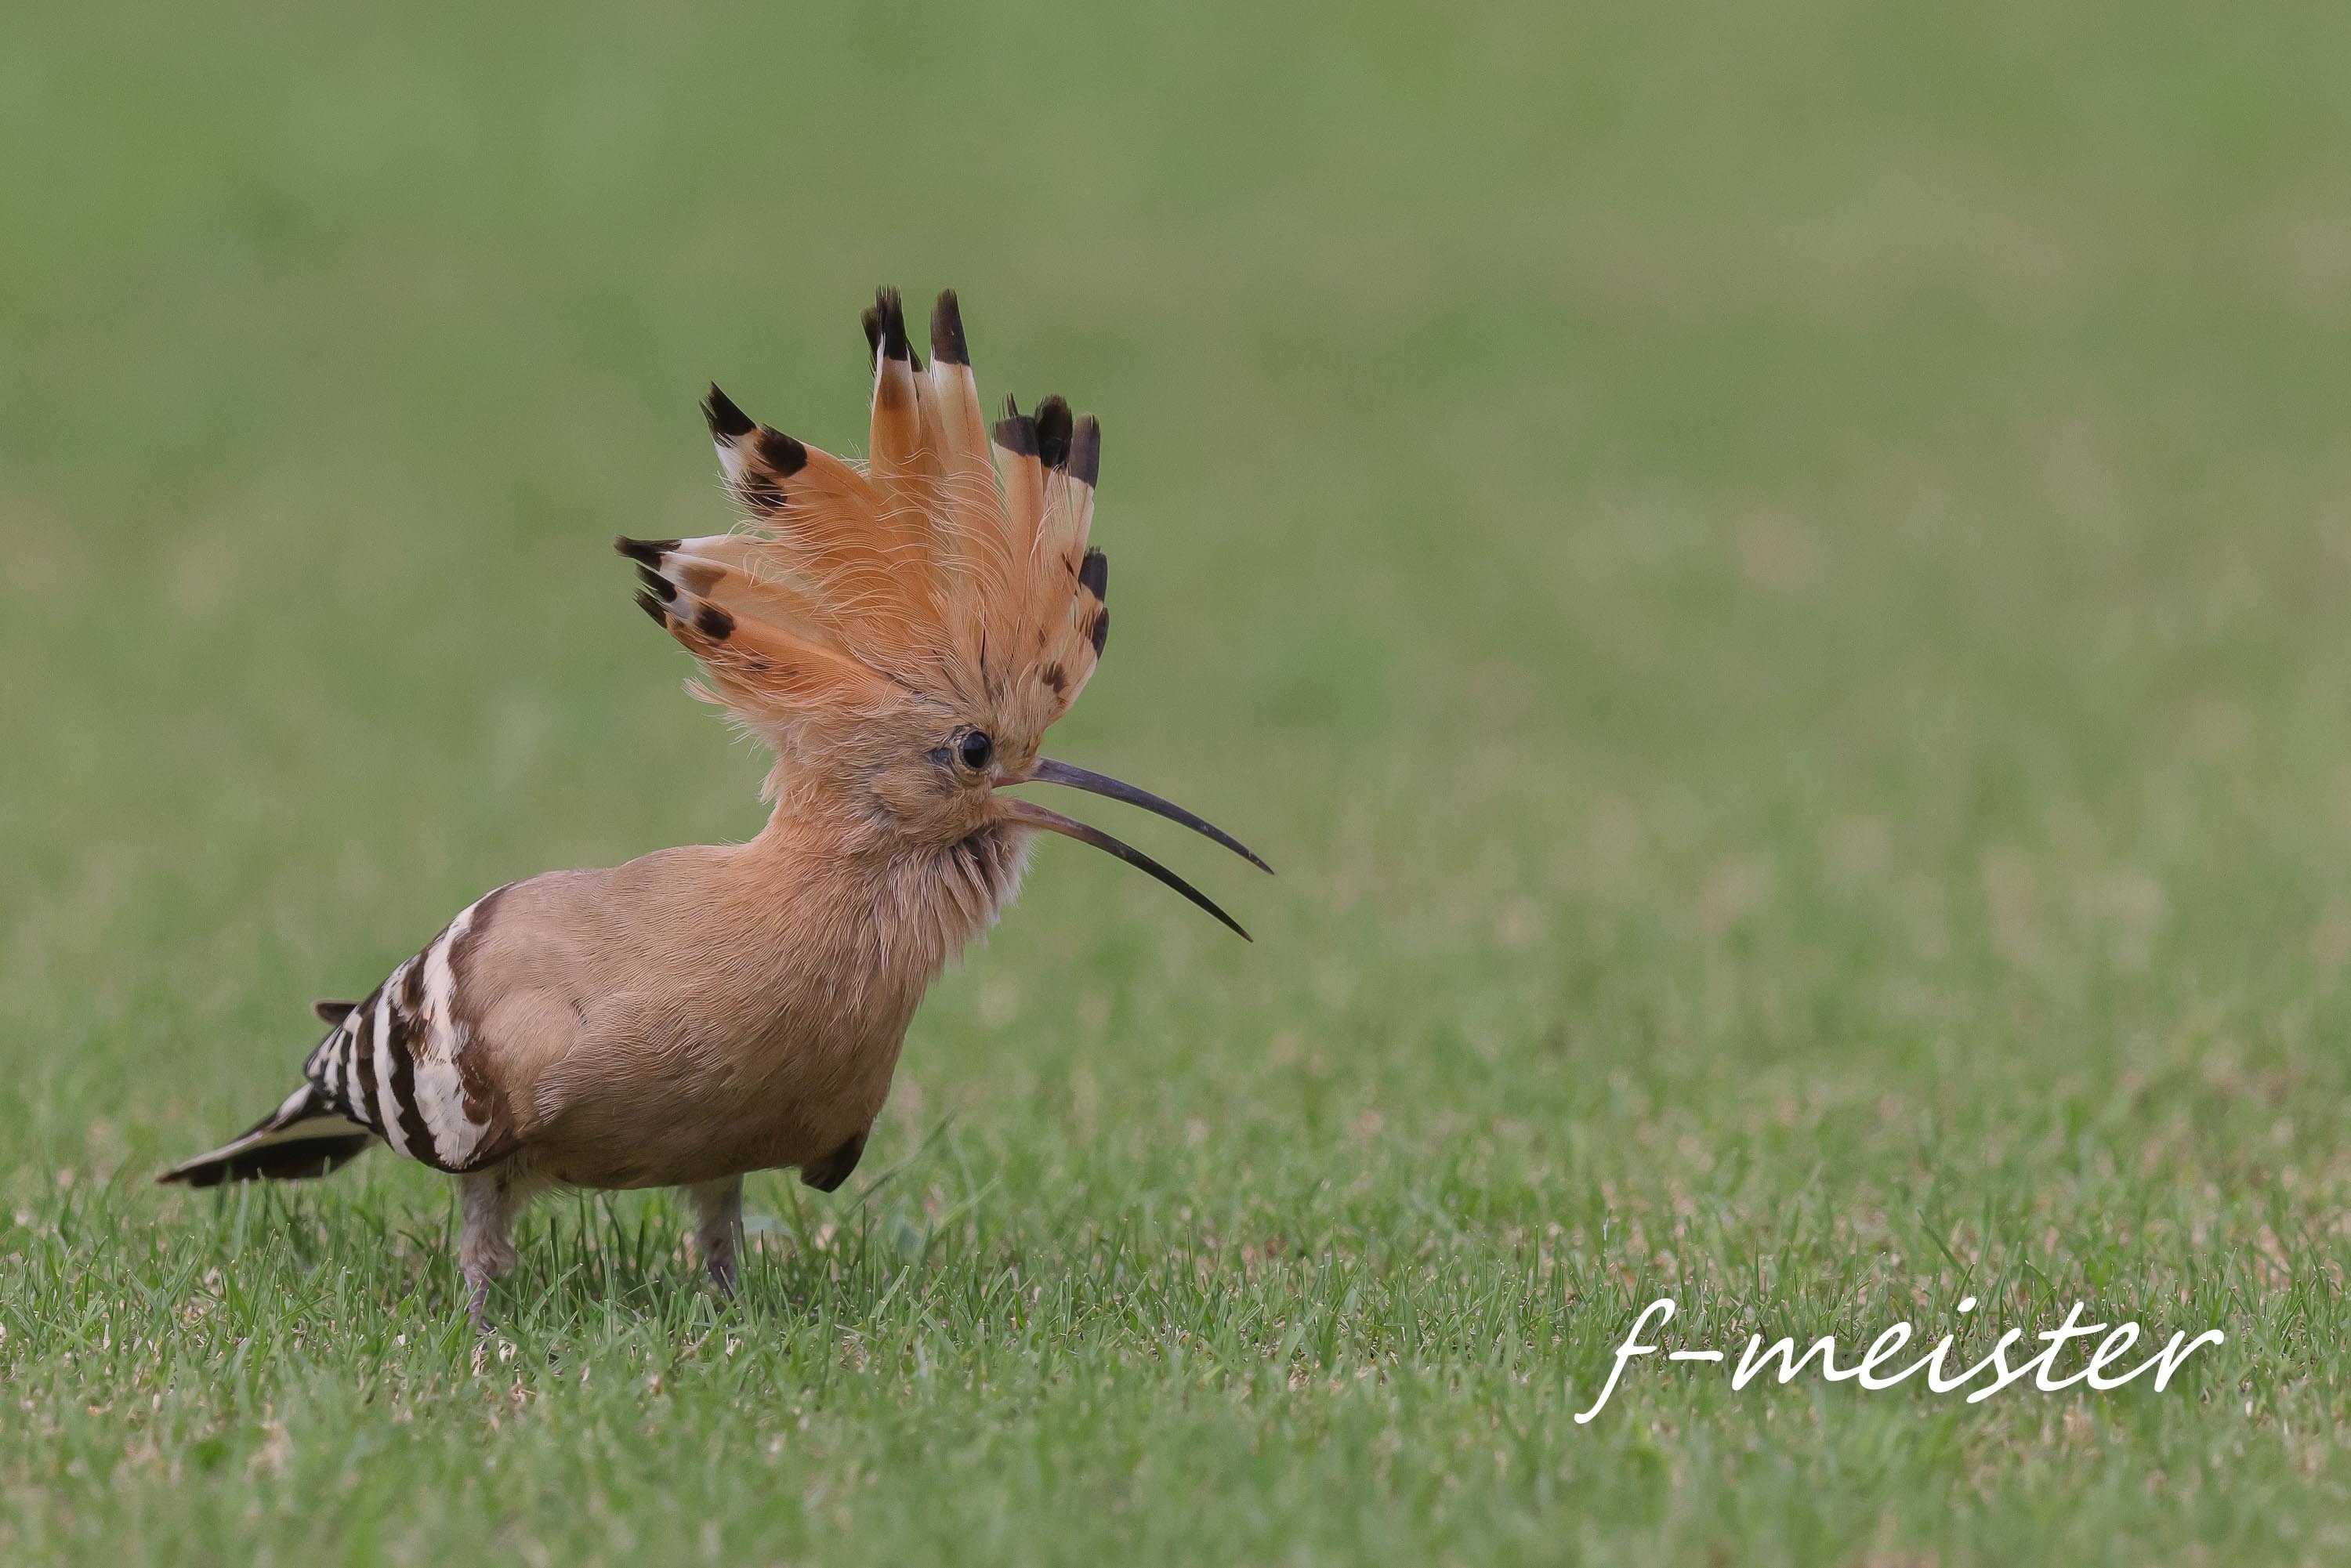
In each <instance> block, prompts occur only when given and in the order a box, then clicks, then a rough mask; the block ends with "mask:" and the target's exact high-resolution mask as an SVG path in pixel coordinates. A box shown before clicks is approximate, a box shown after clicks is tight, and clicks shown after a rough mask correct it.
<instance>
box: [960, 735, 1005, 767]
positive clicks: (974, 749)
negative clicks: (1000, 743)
mask: <svg viewBox="0 0 2351 1568" xmlns="http://www.w3.org/2000/svg"><path fill="white" fill-rule="evenodd" d="M995 755H996V742H994V741H992V740H990V739H988V738H987V731H985V730H977V729H967V730H965V731H964V732H963V738H962V739H961V740H959V741H957V742H956V760H957V761H959V762H961V763H962V764H963V765H964V766H965V767H966V768H970V769H971V770H972V771H973V772H974V773H977V772H978V771H979V770H980V769H981V768H985V767H987V764H988V759H989V758H993V757H994V756H995Z"/></svg>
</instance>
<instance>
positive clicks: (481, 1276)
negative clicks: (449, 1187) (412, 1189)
mask: <svg viewBox="0 0 2351 1568" xmlns="http://www.w3.org/2000/svg"><path fill="white" fill-rule="evenodd" d="M457 1192H458V1207H459V1209H460V1210H461V1212H462V1213H463V1215H464V1224H463V1227H462V1228H461V1229H460V1231H459V1234H458V1239H457V1264H458V1267H459V1269H460V1270H462V1271H463V1272H464V1274H465V1285H466V1296H465V1315H466V1317H468V1318H470V1319H472V1320H473V1324H474V1332H475V1333H477V1334H478V1333H488V1332H489V1327H490V1321H489V1303H490V1281H492V1280H495V1279H496V1278H497V1277H498V1276H499V1275H500V1274H503V1273H505V1272H506V1271H507V1270H508V1269H511V1268H513V1267H514V1263H515V1249H514V1222H515V1215H516V1214H517V1212H518V1211H519V1210H520V1209H521V1207H522V1202H523V1198H524V1197H525V1196H526V1195H525V1194H524V1193H523V1191H522V1190H521V1188H520V1185H519V1184H518V1183H517V1181H516V1180H515V1179H514V1176H513V1175H512V1173H510V1172H507V1171H504V1170H494V1171H484V1172H482V1173H480V1174H479V1175H475V1176H459V1177H458V1178H457Z"/></svg>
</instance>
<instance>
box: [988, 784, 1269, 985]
mask: <svg viewBox="0 0 2351 1568" xmlns="http://www.w3.org/2000/svg"><path fill="white" fill-rule="evenodd" d="M1005 782H1006V783H1007V784H1067V785H1069V786H1070V787H1071V788H1072V789H1085V790H1090V791H1092V793H1094V794H1096V795H1104V796H1108V797H1109V798H1110V799H1111V800H1124V801H1126V802H1127V803H1128V804H1129V805H1134V806H1140V807H1142V808H1143V809H1144V810H1146V811H1155V812H1157V813H1158V814H1159V815H1160V816H1163V817H1165V818H1166V819H1168V820H1169V821H1175V822H1181V823H1183V824H1184V825H1185V826H1186V827H1187V828H1189V829H1191V830H1192V831H1194V832H1196V833H1201V834H1204V835H1206V836H1207V837H1208V838H1211V839H1214V840H1216V841H1217V842H1218V843H1220V844H1222V845H1224V846H1225V848H1227V849H1228V850H1230V851H1232V852H1234V853H1235V854H1237V855H1239V856H1240V857H1241V858H1242V859H1243V860H1246V861H1248V862H1249V863H1250V864H1251V865H1253V866H1255V867H1257V868H1258V869H1259V871H1262V872H1266V873H1271V872H1272V870H1273V868H1272V867H1271V866H1270V865H1268V864H1266V863H1265V862H1263V861H1261V860H1259V859H1258V857H1257V856H1256V855H1255V854H1252V853H1251V852H1249V847H1248V846H1247V845H1245V844H1243V843H1242V842H1241V841H1239V840H1238V839H1236V838H1234V837H1233V836H1232V835H1231V834H1230V833H1228V832H1226V831H1224V830H1223V829H1221V828H1218V827H1217V826H1216V825H1215V824H1213V823H1211V822H1208V821H1204V820H1202V819H1201V818H1199V817H1196V816H1194V815H1193V814H1192V813H1191V812H1189V811H1187V810H1184V808H1183V807H1181V806H1178V805H1176V804H1175V802H1174V801H1172V800H1161V799H1160V798H1159V797H1158V796H1156V795H1154V794H1153V793H1152V792H1151V791H1150V790H1148V789H1136V788H1135V787H1134V785H1132V784H1126V783H1122V782H1121V781H1119V780H1118V779H1112V778H1108V777H1105V776H1104V775H1102V774H1100V773H1094V772H1091V771H1089V770H1087V769H1086V768H1072V767H1071V766H1070V764H1068V763H1066V762H1055V761H1052V760H1051V759H1050V758H1042V757H1040V758H1038V759H1037V761H1036V764H1035V766H1033V767H1032V768H1029V773H1028V776H1027V777H1026V778H1022V779H1006V780H1005ZM1004 814H1005V818H1006V820H1007V821H1014V822H1019V823H1020V824H1021V825H1022V826H1024V827H1030V828H1042V829H1043V830H1044V831H1047V832H1049V833H1060V834H1061V836H1062V837H1064V838H1071V839H1075V840H1077V841H1078V842H1080V843H1081V844H1092V845H1093V847H1094V848H1096V849H1098V850H1101V851H1103V852H1105V853H1108V854H1113V855H1116V856H1117V857H1118V858H1119V859H1121V860H1123V861H1124V862H1126V863H1127V864H1129V865H1131V866H1134V867H1135V868H1136V869H1138V870H1140V871H1143V872H1145V873H1149V874H1150V875H1152V876H1154V877H1156V878H1157V879H1158V880H1160V881H1161V882H1164V883H1166V884H1167V885H1168V886H1169V887H1172V888H1174V889H1175V891H1176V892H1178V893H1180V894H1183V895H1184V896H1185V897H1186V898H1188V899H1190V900H1191V901H1192V902H1193V903H1194V904H1197V905H1199V906H1200V907H1201V908H1202V909H1205V910H1207V912H1208V913H1209V914H1210V915H1215V916H1216V917H1217V919H1218V920H1220V921H1222V922H1224V924H1225V925H1226V926H1227V927H1228V928H1229V929H1230V930H1231V931H1232V933H1233V934H1234V935H1235V936H1238V937H1239V938H1240V939H1241V940H1242V941H1244V942H1247V941H1250V940H1252V938H1251V937H1250V936H1249V933H1248V932H1246V931H1244V930H1242V929H1241V924H1240V922H1239V921H1238V920H1235V919H1234V918H1233V917H1232V916H1231V915H1228V914H1226V913H1225V912H1224V911H1223V910H1221V909H1219V908H1217V904H1216V901H1215V900H1213V899H1211V898H1210V897H1208V895H1207V894H1205V893H1202V892H1201V891H1200V890H1199V889H1198V888H1196V887H1194V886H1193V885H1192V884H1191V883H1188V882H1186V881H1185V880H1184V879H1183V878H1182V877H1180V876H1177V875H1176V874H1175V873H1174V872H1172V871H1169V870H1168V869H1167V868H1166V867H1165V866H1164V865H1161V864H1160V863H1159V862H1157V861H1155V860H1153V859H1152V858H1151V857H1150V856H1149V855H1147V854H1144V852H1142V851H1141V850H1138V849H1136V848H1135V847H1134V845H1132V844H1128V843H1123V842H1121V841H1119V840H1117V839H1114V838H1113V837H1111V836H1110V835H1109V834H1108V833H1105V832H1103V831H1102V830H1101V829H1100V828H1097V827H1093V826H1091V825H1090V824H1088V823H1085V822H1081V821H1078V820H1077V819H1076V818H1074V817H1064V816H1063V815H1061V812H1059V811H1054V810H1047V809H1046V808H1045V807H1043V806H1040V805H1038V804H1037V803H1036V802H1035V801H1033V800H1007V801H1005V802H1004Z"/></svg>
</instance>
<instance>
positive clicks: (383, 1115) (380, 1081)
mask: <svg viewBox="0 0 2351 1568" xmlns="http://www.w3.org/2000/svg"><path fill="white" fill-rule="evenodd" d="M505 891H506V890H505V889H504V888H499V889H497V890H496V892H493V893H490V894H486V895H485V896H483V897H482V898H479V899H477V900H475V902H474V903H473V904H468V905H467V906H466V907H465V910H464V911H462V912H461V913H460V914H459V915H458V916H457V918H456V919H455V920H452V921H451V922H449V924H448V925H447V926H446V927H444V929H443V930H442V932H441V935H439V936H435V937H434V939H433V940H432V942H431V943H430V944H429V945H427V946H426V947H425V948H424V950H423V952H421V953H419V954H417V955H416V956H414V957H413V958H410V959H408V960H407V961H406V962H405V963H403V964H402V965H401V966H400V967H398V968H396V969H394V970H393V971H392V974H391V976H390V977H388V978H387V979H385V981H384V982H383V984H382V985H381V986H378V987H377V988H375V989H374V990H373V991H371V992H370V993H369V994H368V996H367V998H366V999H365V1000H363V1001H361V1002H360V1003H358V1004H357V1005H356V1006H354V1007H353V1008H352V1009H350V1012H349V1013H347V1014H346V1015H344V1017H343V1019H342V1021H341V1022H340V1023H339V1024H337V1025H336V1026H335V1028H334V1030H333V1031H332V1032H330V1033H329V1035H328V1036H327V1038H326V1039H324V1040H320V1041H319V1045H318V1048H317V1049H316V1050H314V1051H311V1052H310V1057H309V1060H308V1061H305V1062H304V1063H303V1064H302V1074H303V1076H304V1077H306V1078H308V1080H309V1081H310V1085H311V1088H312V1090H313V1092H315V1093H316V1095H317V1096H318V1099H319V1103H320V1107H321V1109H323V1110H325V1111H327V1112H329V1113H333V1114H335V1115H339V1116H342V1117H345V1118H347V1119H349V1120H350V1121H353V1122H356V1123H358V1124H360V1126H362V1127H365V1128H367V1129H368V1130H369V1131H371V1132H372V1133H374V1134H376V1135H377V1136H379V1137H381V1138H382V1139H383V1140H384V1142H386V1143H388V1144H390V1145H392V1147H393V1148H395V1149H397V1150H399V1151H400V1152H401V1153H402V1154H403V1155H407V1156H408V1157H409V1158H411V1159H413V1160H419V1161H422V1162H423V1164H425V1165H428V1166H432V1167H433V1168H434V1169H435V1170H441V1171H450V1172H457V1171H466V1170H472V1169H474V1168H475V1167H476V1166H481V1165H483V1164H486V1163H487V1162H488V1161H491V1160H494V1159H497V1158H499V1157H501V1156H502V1155H505V1154H506V1153H507V1144H508V1142H509V1140H510V1136H511V1133H510V1126H509V1124H508V1122H507V1118H506V1117H505V1116H504V1115H503V1114H502V1113H501V1112H500V1108H499V1106H498V1103H497V1100H496V1095H495V1094H493V1093H492V1092H491V1091H490V1090H489V1088H488V1086H487V1085H486V1084H485V1083H484V1082H481V1080H480V1078H479V1076H478V1075H477V1074H476V1073H475V1071H473V1064H472V1062H470V1061H468V1060H467V1057H466V1053H465V1046H466V1043H467V1041H468V1040H469V1039H470V1037H471V1029H470V1026H469V1025H468V1023H467V1021H466V1018H465V1009H463V1008H462V1007H460V1006H459V1004H458V998H457V989H458V987H457V977H458V976H459V975H460V974H461V973H462V972H463V970H464V968H465V955H466V953H467V951H468V949H469V946H470V943H469V938H470V937H471V936H472V934H473V933H475V931H477V930H479V929H480V928H481V926H482V925H484V924H485V923H486V921H487V919H488V916H489V912H490V908H491V906H492V905H493V904H495V903H496V900H497V897H498V894H501V893H504V892H505Z"/></svg>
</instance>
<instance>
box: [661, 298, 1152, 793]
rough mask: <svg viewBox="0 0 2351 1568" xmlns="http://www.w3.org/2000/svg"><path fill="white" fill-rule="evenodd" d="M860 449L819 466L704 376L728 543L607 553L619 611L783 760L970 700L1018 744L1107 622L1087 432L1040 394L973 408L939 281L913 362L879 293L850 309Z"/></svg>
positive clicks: (717, 538) (961, 350)
mask: <svg viewBox="0 0 2351 1568" xmlns="http://www.w3.org/2000/svg"><path fill="white" fill-rule="evenodd" d="M864 325H865V332H866V339H867V341H868V343H869V344H870V345H871V348H872V362H873V394H872V430H871V434H870V436H869V437H868V445H867V456H866V459H865V461H864V462H863V463H862V464H860V463H855V462H852V461H846V460H844V459H841V458H839V457H835V456H832V455H831V454H829V453H825V452H821V451H820V450H818V449H817V448H815V447H813V446H810V445H808V444H805V443H802V442H800V441H798V440H795V439H794V438H792V437H791V436H789V435H786V434H783V433H782V432H780V431H777V430H773V429H770V428H768V426H766V425H764V424H760V423H756V422H754V421H753V420H752V419H751V418H750V417H749V416H748V415H747V414H746V413H744V412H743V411H742V410H741V409H740V408H737V406H736V405H735V403H734V402H733V400H731V399H730V398H728V397H727V396H726V393H725V392H720V391H719V390H718V389H717V388H716V386H714V387H712V388H711V389H710V394H709V396H708V398H706V399H705V402H704V404H703V412H704V413H705V416H706V417H707V418H708V420H709V422H710V434H711V438H712V439H713V441H715V442H716V444H717V448H718V461H719V466H720V469H721V471H722V472H723V473H724V475H725V477H726V484H727V487H728V489H729V491H730V493H731V494H732V495H733V497H734V498H735V499H736V501H737V503H738V504H739V505H740V506H741V507H743V508H744V510H745V511H746V512H747V514H748V517H747V521H746V522H744V523H743V524H742V525H740V526H739V527H737V528H736V529H735V530H734V531H733V532H730V533H725V534H716V535H712V536H710V537H707V538H691V539H628V538H623V539H622V540H619V541H618V547H617V548H619V549H620V550H621V551H622V553H623V554H624V555H627V556H630V557H631V558H632V559H635V560H636V561H637V562H638V564H639V568H640V576H641V578H642V580H643V591H641V592H640V593H639V594H638V596H637V601H638V603H639V605H640V606H641V607H642V608H643V610H644V611H645V612H646V613H647V614H648V615H650V616H652V617H653V619H654V620H655V621H656V622H659V623H660V624H661V625H662V626H663V627H664V629H665V630H666V631H668V632H669V633H670V634H671V635H672V636H674V637H675V638H676V639H677V640H678V641H679V642H680V643H684V645H685V646H686V648H687V649H688V650H689V651H690V652H692V653H693V654H694V655H695V658H696V659H698V660H700V661H701V664H702V667H703V671H704V674H705V683H704V685H701V686H700V687H698V688H697V695H703V696H705V697H707V698H708V699H709V700H712V701H714V702H717V703H720V704H723V705H724V706H726V707H727V708H728V709H730V710H731V711H732V712H733V713H735V714H736V715H737V716H738V717H740V718H741V719H742V720H743V721H744V722H745V723H746V724H747V725H748V726H750V727H752V728H753V729H754V730H756V731H757V732H758V733H760V734H761V735H763V736H765V737H768V738H769V739H771V740H772V741H774V742H775V743H776V745H777V746H778V749H779V750H781V751H783V752H784V753H785V755H786V756H787V757H788V758H789V757H790V756H791V755H793V754H794V752H796V751H798V750H799V749H801V747H799V746H798V745H796V744H795V743H796V741H801V740H804V739H808V738H812V737H813V733H814V732H821V731H823V730H826V729H829V728H831V727H835V726H838V725H842V724H853V723H855V722H856V721H857V720H858V719H860V718H861V717H863V716H872V715H873V714H875V713H878V712H883V711H889V710H893V709H898V708H903V707H904V706H906V705H908V704H909V703H916V704H920V703H924V702H925V701H930V702H935V703H938V704H940V705H943V706H946V707H949V708H953V709H956V710H958V711H969V710H972V709H975V708H984V709H985V710H986V711H987V712H989V713H991V714H994V715H996V716H997V722H998V726H999V728H1000V729H1001V730H1004V731H1008V732H1012V733H1017V734H1020V735H1022V736H1024V737H1027V738H1028V739H1029V741H1030V742H1031V743H1032V744H1033V741H1034V737H1037V736H1039V735H1041V734H1042V733H1043V732H1044V730H1045V728H1046V727H1047V726H1049V725H1050V724H1051V723H1052V722H1053V721H1054V720H1055V719H1058V718H1059V717H1061V715H1062V714H1063V713H1065V712H1067V711H1068V710H1069V707H1070V705H1071V703H1073V702H1074V701H1076V700H1077V695H1078V694H1079V693H1080V692H1081V691H1082V690H1083V689H1084V688H1085V684H1086V681H1087V679H1088V678H1089V677H1090V676H1092V674H1093V669H1094V664H1095V662H1096V661H1097V660H1098V659H1099V658H1100V657H1101V655H1102V645H1103V641H1104V639H1105V637H1106V636H1107V635H1108V632H1109V629H1110V612H1109V611H1108V609H1107V608H1106V607H1105V605H1104V603H1103V595H1104V591H1105V590H1106V588H1107V587H1108V574H1109V564H1108V562H1107V561H1106V560H1105V559H1103V557H1102V552H1101V551H1099V550H1094V549H1089V548H1088V547H1087V543H1086V535H1087V531H1088V528H1090V526H1091V524H1092V519H1093V508H1094V479H1095V476H1096V474H1097V472H1098V471H1099V467H1100V461H1101V452H1102V434H1101V430H1100V427H1099V426H1097V425H1096V423H1094V420H1093V417H1092V415H1091V414H1089V415H1086V416H1083V417H1081V418H1072V417H1071V413H1070V406H1069V404H1068V403H1066V402H1062V401H1061V399H1060V398H1058V397H1049V398H1047V399H1046V400H1045V401H1044V402H1041V403H1040V404H1038V406H1037V408H1036V411H1035V412H1034V413H1020V412H1019V410H1018V408H1016V407H1015V406H1014V405H1013V404H1012V402H1011V401H1010V400H1009V399H1007V400H1006V403H1005V409H1004V413H1003V414H1002V416H1001V417H999V418H998V419H997V420H995V421H994V422H992V423H991V422H989V421H988V420H987V419H986V418H985V417H984V416H983V414H982V413H981V410H980V402H979V392H978V389H977V386H976V384H975V383H974V382H973V379H972V370H971V363H970V358H969V355H968V352H967V350H966V347H965V338H964V327H963V318H962V315H961V313H960V311H959V309H958V308H957V306H956V297H955V293H954V291H953V290H949V291H947V292H946V293H944V294H941V295H940V296H939V298H938V304H937V306H936V307H935V308H934V309H933V311H932V313H931V359H930V362H929V364H927V365H925V363H924V362H923V361H922V360H921V358H920V357H919V356H918V355H917V354H916V353H915V351H914V346H913V344H912V343H911V342H910V341H909V340H908V338H907V333H906V319H905V312H904V307H903V306H902V305H901V303H900V300H899V297H898V291H897V290H896V289H894V288H884V289H882V290H881V291H880V292H879V293H878V295H877V296H876V298H875V300H874V303H873V305H872V308H869V309H868V310H866V312H865V314H864Z"/></svg>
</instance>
